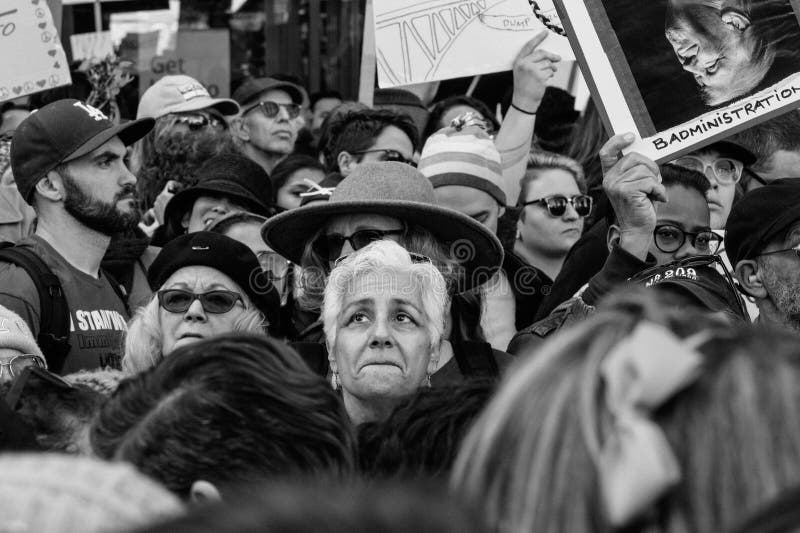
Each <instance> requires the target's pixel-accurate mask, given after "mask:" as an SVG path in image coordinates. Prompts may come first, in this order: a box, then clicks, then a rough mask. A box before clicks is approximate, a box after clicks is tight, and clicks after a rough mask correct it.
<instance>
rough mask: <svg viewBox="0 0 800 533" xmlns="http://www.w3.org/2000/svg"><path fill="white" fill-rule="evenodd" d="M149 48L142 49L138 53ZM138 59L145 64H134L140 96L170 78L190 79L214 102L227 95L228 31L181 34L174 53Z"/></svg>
mask: <svg viewBox="0 0 800 533" xmlns="http://www.w3.org/2000/svg"><path fill="white" fill-rule="evenodd" d="M148 37H151V36H148ZM149 41H152V39H149ZM150 48H151V47H150V46H145V47H142V48H141V49H140V52H142V51H144V50H145V49H148V50H149V49H150ZM140 58H144V61H142V60H140V61H138V62H137V70H138V71H139V94H143V93H144V92H145V91H146V90H147V89H148V88H149V87H150V86H151V85H153V84H154V83H155V82H156V81H158V80H159V79H161V78H162V77H164V76H168V75H173V74H186V75H187V76H191V77H193V78H194V79H196V80H197V81H199V82H200V83H202V84H203V85H204V86H205V87H206V89H208V92H209V93H210V94H211V96H213V97H215V98H227V97H228V94H229V93H230V79H231V68H230V37H229V35H228V30H193V31H180V32H178V36H177V42H176V46H175V49H174V50H165V51H164V53H163V54H162V55H157V56H151V54H150V53H148V52H145V53H144V54H140Z"/></svg>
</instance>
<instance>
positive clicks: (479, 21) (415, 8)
mask: <svg viewBox="0 0 800 533" xmlns="http://www.w3.org/2000/svg"><path fill="white" fill-rule="evenodd" d="M374 13H375V39H376V47H377V61H378V84H379V85H380V86H381V87H392V86H397V85H408V84H412V83H422V82H428V81H435V80H443V79H449V78H458V77H462V76H473V75H476V74H484V73H489V72H500V71H504V70H510V69H511V66H512V63H513V61H514V58H515V57H516V55H517V53H518V52H519V50H521V49H522V46H523V45H524V44H525V43H526V42H528V41H529V40H530V39H531V38H532V37H533V36H534V35H536V34H538V33H540V32H541V31H543V30H545V29H546V30H548V31H549V32H550V35H549V36H548V38H547V40H546V41H545V42H544V43H543V44H542V48H544V49H547V50H549V51H551V52H555V53H557V54H559V55H561V56H562V58H563V59H565V60H569V59H574V55H573V54H572V51H571V48H570V45H569V42H568V40H567V38H566V37H565V36H564V35H563V33H564V32H563V29H562V28H561V24H560V22H559V20H558V16H557V14H556V11H555V8H554V6H553V0H424V1H421V2H413V3H412V2H408V3H406V2H402V3H401V2H397V0H374Z"/></svg>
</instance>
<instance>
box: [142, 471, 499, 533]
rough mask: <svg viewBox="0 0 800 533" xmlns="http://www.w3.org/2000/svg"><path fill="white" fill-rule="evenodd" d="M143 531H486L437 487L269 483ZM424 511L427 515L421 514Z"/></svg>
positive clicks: (359, 532)
mask: <svg viewBox="0 0 800 533" xmlns="http://www.w3.org/2000/svg"><path fill="white" fill-rule="evenodd" d="M242 493H243V494H242V495H241V496H239V497H235V498H231V500H230V501H228V502H222V503H218V504H215V505H211V506H207V507H200V508H197V509H195V510H194V511H191V512H190V513H189V514H188V515H186V516H183V517H181V518H176V519H173V520H171V521H169V522H165V523H163V524H161V525H157V526H151V527H147V528H143V529H141V530H139V533H145V532H149V533H190V532H191V533H212V532H213V533H339V532H342V531H347V532H350V533H373V532H380V533H406V532H408V531H414V532H415V533H481V532H486V531H488V530H487V529H486V528H485V527H484V525H483V521H482V519H481V517H480V516H478V515H476V514H475V513H474V511H472V510H471V509H469V508H468V507H466V506H465V505H464V504H463V503H461V502H460V501H459V500H457V499H456V498H454V497H452V496H450V495H448V493H447V491H446V490H444V488H442V487H439V486H437V485H432V484H425V485H419V484H414V485H408V484H403V485H399V484H392V485H378V486H375V485H365V484H359V485H356V486H342V485H334V486H328V485H322V484H320V483H316V484H299V483H292V484H275V483H272V484H269V485H263V486H261V487H248V488H247V491H246V492H245V491H242ZM421 513H422V515H421Z"/></svg>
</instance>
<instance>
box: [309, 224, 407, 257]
mask: <svg viewBox="0 0 800 533" xmlns="http://www.w3.org/2000/svg"><path fill="white" fill-rule="evenodd" d="M404 232H405V229H403V228H400V229H390V230H380V229H362V230H359V231H356V232H355V233H353V234H352V235H349V236H346V235H340V234H338V233H331V234H330V235H323V236H322V237H320V238H319V239H317V242H316V243H315V246H314V247H315V248H316V250H317V253H318V254H319V255H320V256H322V257H324V258H326V259H327V260H328V261H336V260H337V259H339V256H340V255H341V254H342V248H343V247H344V243H346V242H348V243H350V247H351V248H353V250H360V249H361V248H363V247H365V246H366V245H368V244H369V243H371V242H375V241H379V240H381V239H384V238H386V236H387V235H402V234H403V233H404Z"/></svg>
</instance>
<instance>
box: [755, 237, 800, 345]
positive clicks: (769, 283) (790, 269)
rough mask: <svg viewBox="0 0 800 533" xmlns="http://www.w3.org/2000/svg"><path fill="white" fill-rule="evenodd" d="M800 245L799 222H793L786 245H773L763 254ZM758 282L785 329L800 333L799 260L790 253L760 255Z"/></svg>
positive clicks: (776, 242)
mask: <svg viewBox="0 0 800 533" xmlns="http://www.w3.org/2000/svg"><path fill="white" fill-rule="evenodd" d="M798 244H800V222H795V224H794V226H793V227H792V228H791V229H790V230H789V234H788V236H787V237H786V240H785V241H782V242H781V241H775V242H773V243H770V244H769V245H768V246H766V247H765V248H764V249H763V250H762V252H772V251H775V250H784V249H787V248H792V247H794V246H797V245H798ZM757 261H758V264H759V271H760V272H761V282H762V283H763V284H764V289H765V290H766V291H767V295H768V297H769V299H770V300H772V303H773V305H775V307H776V308H777V309H778V311H779V312H780V313H781V314H782V315H783V317H784V319H785V320H786V323H787V325H791V326H792V327H793V328H794V329H795V330H796V331H800V257H798V255H797V253H795V252H793V251H788V252H784V253H778V254H771V255H762V256H760V257H758V259H757Z"/></svg>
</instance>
